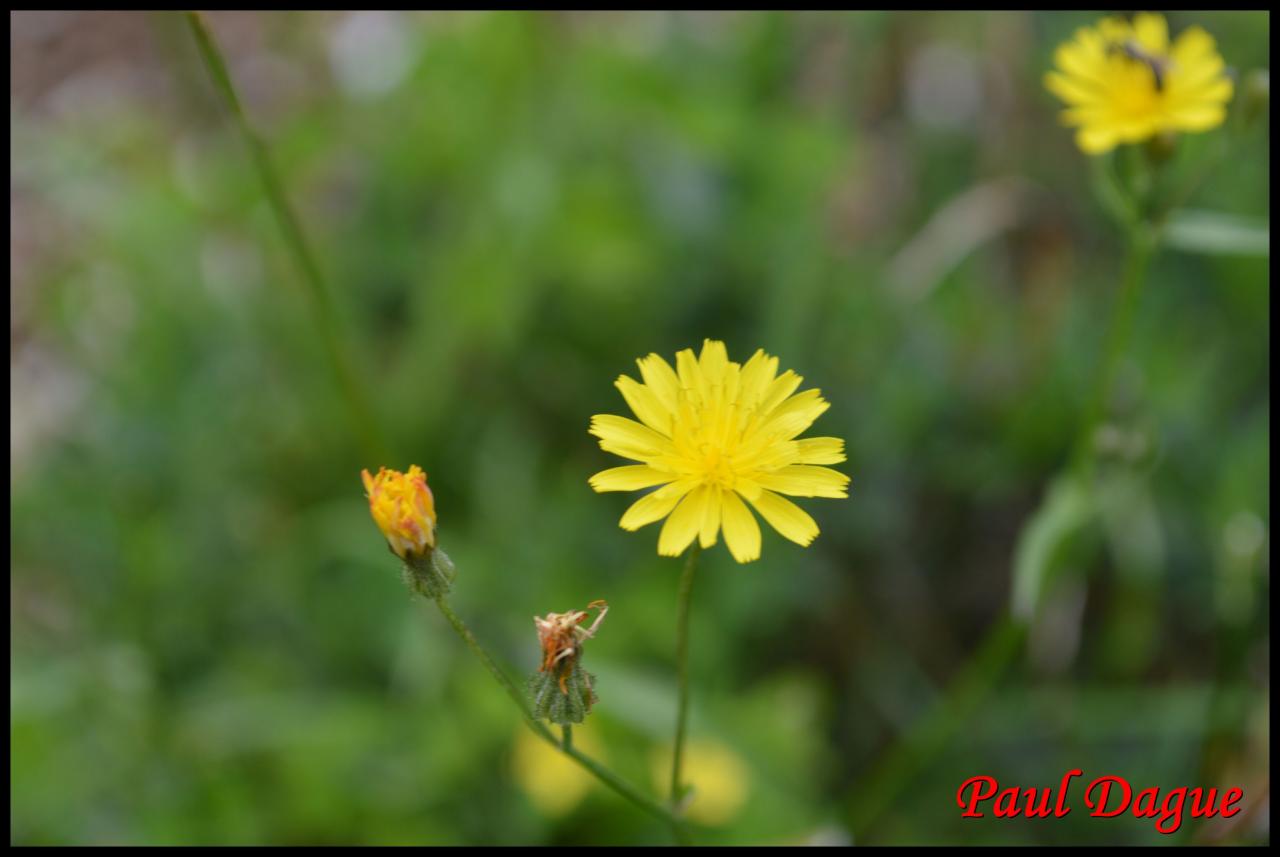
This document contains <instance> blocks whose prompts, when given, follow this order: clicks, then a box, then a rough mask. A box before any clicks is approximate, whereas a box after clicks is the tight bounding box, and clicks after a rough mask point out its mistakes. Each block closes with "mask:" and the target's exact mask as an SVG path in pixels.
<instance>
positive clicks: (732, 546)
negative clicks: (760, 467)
mask: <svg viewBox="0 0 1280 857" xmlns="http://www.w3.org/2000/svg"><path fill="white" fill-rule="evenodd" d="M757 496H759V495H757ZM720 515H721V518H722V520H723V523H724V541H725V544H727V545H728V546H729V553H731V554H733V558H734V559H736V560H737V561H738V562H751V561H752V560H756V559H759V558H760V525H759V524H757V523H756V518H755V515H752V514H751V510H750V509H748V508H747V504H746V503H743V502H742V499H741V498H739V497H738V495H737V494H736V493H734V492H733V491H726V492H725V494H724V500H723V502H722V505H721V510H720Z"/></svg>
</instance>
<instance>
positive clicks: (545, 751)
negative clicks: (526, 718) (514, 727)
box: [511, 725, 604, 816]
mask: <svg viewBox="0 0 1280 857" xmlns="http://www.w3.org/2000/svg"><path fill="white" fill-rule="evenodd" d="M573 743H574V746H576V747H577V748H578V749H580V750H582V751H583V752H584V753H586V754H587V755H589V756H591V757H593V758H595V759H597V760H601V761H602V760H603V759H604V752H603V747H602V746H601V744H600V741H599V740H598V739H597V738H596V737H595V733H594V731H593V730H592V729H591V727H589V726H579V727H576V728H575V729H574V730H573ZM511 768H512V774H513V775H514V776H515V780H516V783H517V784H518V785H519V786H520V788H521V789H522V790H523V791H524V793H525V794H527V795H528V796H529V800H531V801H533V805H534V806H536V807H537V808H538V809H539V810H541V811H542V812H544V813H545V814H547V815H550V816H561V815H565V814H566V813H568V812H570V811H571V810H573V808H574V807H576V806H577V805H578V804H579V803H581V802H582V799H583V798H584V797H586V794H587V792H588V791H590V790H591V788H592V786H593V785H594V783H595V777H593V776H591V775H590V774H588V773H587V772H586V771H584V770H583V769H582V767H581V766H580V765H579V764H578V763H576V762H574V761H573V760H572V759H570V758H569V757H568V756H566V755H565V754H564V753H561V752H560V751H559V750H557V749H556V748H554V747H552V746H551V745H550V744H548V743H547V742H546V741H544V740H542V739H541V738H539V737H538V736H537V735H534V734H533V733H532V732H531V731H529V730H528V729H526V728H525V727H524V726H523V725H522V726H521V727H520V731H519V733H518V734H517V735H516V744H515V750H514V752H513V754H512V757H511Z"/></svg>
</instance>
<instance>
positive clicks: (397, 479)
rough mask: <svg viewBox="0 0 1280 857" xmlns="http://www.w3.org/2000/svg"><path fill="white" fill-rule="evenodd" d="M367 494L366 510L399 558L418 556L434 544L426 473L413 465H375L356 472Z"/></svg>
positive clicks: (431, 499)
mask: <svg viewBox="0 0 1280 857" xmlns="http://www.w3.org/2000/svg"><path fill="white" fill-rule="evenodd" d="M360 476H361V478H362V479H363V480H364V487H365V491H366V492H367V496H368V497H369V514H371V515H372V516H373V522H374V523H375V524H377V525H378V529H380V530H382V534H383V535H384V536H386V537H387V543H388V544H389V545H391V550H393V551H395V553H396V555H397V556H399V557H400V558H401V559H403V560H406V561H407V560H410V559H416V558H420V557H422V556H423V555H425V554H426V553H427V552H429V551H430V550H432V549H433V548H435V546H436V503H435V498H434V497H433V496H432V495H431V489H430V488H428V487H427V474H426V473H423V472H422V468H421V467H418V465H416V464H415V465H413V466H412V467H410V468H409V472H408V473H401V472H400V471H398V470H388V469H387V468H385V467H380V468H378V475H377V476H370V475H369V471H368V470H362V471H361V472H360Z"/></svg>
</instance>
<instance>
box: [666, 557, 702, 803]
mask: <svg viewBox="0 0 1280 857" xmlns="http://www.w3.org/2000/svg"><path fill="white" fill-rule="evenodd" d="M701 552H702V547H701V545H699V544H698V543H697V542H694V543H693V546H692V547H691V548H689V555H688V556H687V557H686V558H685V561H684V572H683V573H682V574H681V575H680V591H679V595H678V596H677V599H678V600H677V601H676V675H677V682H678V685H679V690H678V694H679V696H678V699H677V702H676V738H675V750H674V752H673V754H672V757H671V805H672V806H673V807H678V806H679V805H680V801H681V799H682V798H683V797H684V784H683V783H682V782H681V771H682V766H683V764H684V738H685V730H686V724H687V722H688V719H689V602H690V601H691V600H692V594H693V573H694V571H695V570H696V569H697V566H698V554H700V553H701Z"/></svg>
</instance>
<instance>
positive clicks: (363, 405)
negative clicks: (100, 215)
mask: <svg viewBox="0 0 1280 857" xmlns="http://www.w3.org/2000/svg"><path fill="white" fill-rule="evenodd" d="M186 19H187V23H188V24H189V25H190V26H191V35H192V36H193V37H194V38H195V42H196V47H197V48H199V50H200V57H201V59H203V60H204V64H205V67H206V68H208V70H209V76H210V77H211V78H213V84H214V88H215V89H216V90H217V91H218V94H219V95H220V96H222V100H223V101H224V102H225V103H226V106H227V109H228V110H229V111H230V113H231V117H232V119H233V120H234V121H235V125H236V128H237V129H238V130H239V132H240V136H241V137H242V138H243V139H244V142H245V145H246V147H247V148H248V149H249V154H250V156H251V157H252V159H253V165H254V168H255V169H256V171H257V173H258V180H259V182H261V184H262V189H263V191H264V192H265V194H266V197H267V202H268V203H270V205H271V210H272V212H273V213H274V214H275V218H276V223H277V224H278V225H279V227H280V231H281V233H282V234H283V236H284V240H285V245H286V246H287V247H288V249H289V254H290V256H291V257H292V259H293V262H294V264H295V265H296V266H297V269H298V273H299V274H300V275H301V277H302V280H303V282H305V283H306V284H307V289H308V294H309V295H310V296H311V306H312V309H313V311H314V313H315V320H316V328H317V329H318V330H319V333H320V339H321V340H322V341H323V342H324V346H325V353H326V354H327V355H328V358H329V362H330V364H331V366H332V369H333V372H334V374H335V375H336V376H337V380H338V385H339V387H340V388H341V389H342V393H343V395H344V396H345V397H346V399H347V404H348V410H349V411H350V412H351V415H352V419H353V420H355V423H356V426H355V428H356V431H357V432H358V434H359V436H360V442H361V444H362V446H363V448H364V454H365V455H366V456H367V457H369V458H370V459H371V460H375V461H386V460H388V456H387V449H386V445H385V444H384V443H383V441H382V436H381V434H380V433H379V431H378V427H377V422H376V421H375V420H374V419H373V408H372V407H371V406H370V403H369V401H368V399H366V397H365V394H364V387H363V386H362V385H360V384H359V383H358V381H357V378H356V373H355V371H354V370H353V368H352V362H351V359H350V356H349V355H348V353H347V350H346V348H345V347H344V346H343V339H342V337H341V335H340V334H339V331H338V316H337V313H336V312H335V311H334V306H333V301H332V298H331V297H330V293H329V290H328V289H327V288H326V287H325V282H324V277H323V276H322V275H321V273H320V266H319V265H318V264H316V260H315V255H314V254H313V253H312V252H311V247H310V244H309V243H308V242H307V238H306V234H305V233H304V232H303V231H302V225H301V222H300V221H299V220H298V217H297V215H296V214H295V213H294V210H293V207H292V206H291V205H290V204H289V198H288V196H287V195H286V194H285V191H284V184H283V183H282V182H281V181H280V176H279V173H278V171H277V170H276V168H275V165H274V164H273V163H272V161H271V155H270V152H269V151H268V150H267V146H266V144H265V143H263V142H262V139H261V138H260V137H259V136H258V134H257V133H256V132H255V131H254V130H253V127H252V126H251V125H250V124H249V120H248V118H247V117H246V116H245V114H244V110H243V109H242V108H241V106H240V98H239V96H238V95H237V94H236V88H235V84H233V83H232V81H231V74H230V72H228V71H227V64H226V61H225V60H224V59H223V57H222V52H221V51H220V50H219V49H218V44H217V42H216V41H215V40H214V38H213V33H211V32H210V31H209V28H208V26H207V25H206V24H205V22H204V19H203V18H202V17H201V15H200V14H199V13H198V12H187V13H186Z"/></svg>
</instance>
